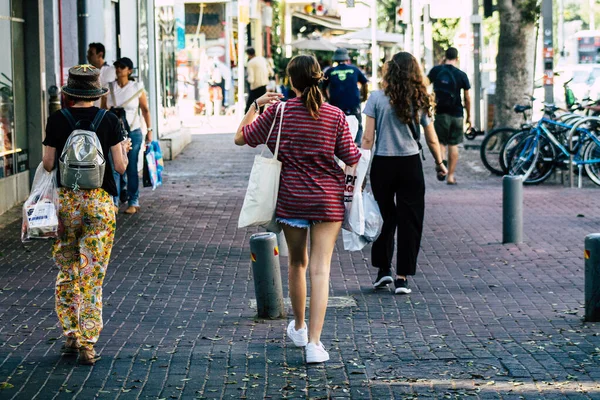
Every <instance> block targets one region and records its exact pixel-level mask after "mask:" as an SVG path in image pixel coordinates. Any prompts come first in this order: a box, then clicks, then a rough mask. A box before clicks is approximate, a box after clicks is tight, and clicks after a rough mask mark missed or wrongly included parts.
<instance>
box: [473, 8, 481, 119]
mask: <svg viewBox="0 0 600 400" xmlns="http://www.w3.org/2000/svg"><path fill="white" fill-rule="evenodd" d="M471 23H472V24H473V94H474V99H473V111H474V114H475V121H473V122H474V124H475V128H477V129H481V15H479V0H473V15H472V16H471Z"/></svg>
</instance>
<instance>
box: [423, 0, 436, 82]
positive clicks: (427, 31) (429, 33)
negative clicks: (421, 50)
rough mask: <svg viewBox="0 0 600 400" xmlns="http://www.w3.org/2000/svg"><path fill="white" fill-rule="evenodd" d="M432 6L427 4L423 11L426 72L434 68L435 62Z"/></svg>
mask: <svg viewBox="0 0 600 400" xmlns="http://www.w3.org/2000/svg"><path fill="white" fill-rule="evenodd" d="M430 15H431V4H425V6H424V9H423V42H424V43H425V70H426V71H429V70H430V69H431V68H433V66H434V61H433V27H432V23H431V17H430Z"/></svg>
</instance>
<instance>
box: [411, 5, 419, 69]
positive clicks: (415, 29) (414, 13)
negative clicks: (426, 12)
mask: <svg viewBox="0 0 600 400" xmlns="http://www.w3.org/2000/svg"><path fill="white" fill-rule="evenodd" d="M421 8H422V5H421V0H412V4H411V6H410V10H411V17H412V18H411V26H412V34H413V49H412V54H413V56H415V58H416V59H417V61H418V62H419V64H421Z"/></svg>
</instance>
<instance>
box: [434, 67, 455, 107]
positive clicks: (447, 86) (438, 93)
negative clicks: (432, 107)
mask: <svg viewBox="0 0 600 400" xmlns="http://www.w3.org/2000/svg"><path fill="white" fill-rule="evenodd" d="M440 69H441V71H440V72H438V74H437V76H436V77H435V81H434V82H433V91H434V93H435V102H436V104H437V107H439V108H440V109H449V108H452V107H456V105H457V104H458V101H457V99H458V97H460V92H459V90H458V85H457V84H456V79H455V78H454V74H453V73H452V66H446V65H444V66H442V68H440Z"/></svg>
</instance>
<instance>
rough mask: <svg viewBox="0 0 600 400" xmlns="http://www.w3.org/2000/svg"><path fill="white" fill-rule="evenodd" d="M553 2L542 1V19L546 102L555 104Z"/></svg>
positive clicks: (549, 0)
mask: <svg viewBox="0 0 600 400" xmlns="http://www.w3.org/2000/svg"><path fill="white" fill-rule="evenodd" d="M553 11H554V10H553V7H552V0H543V1H542V18H543V19H544V21H543V30H544V35H543V38H544V77H545V78H544V90H545V95H544V101H545V102H546V103H554V34H553V31H554V27H553V25H552V14H553Z"/></svg>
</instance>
